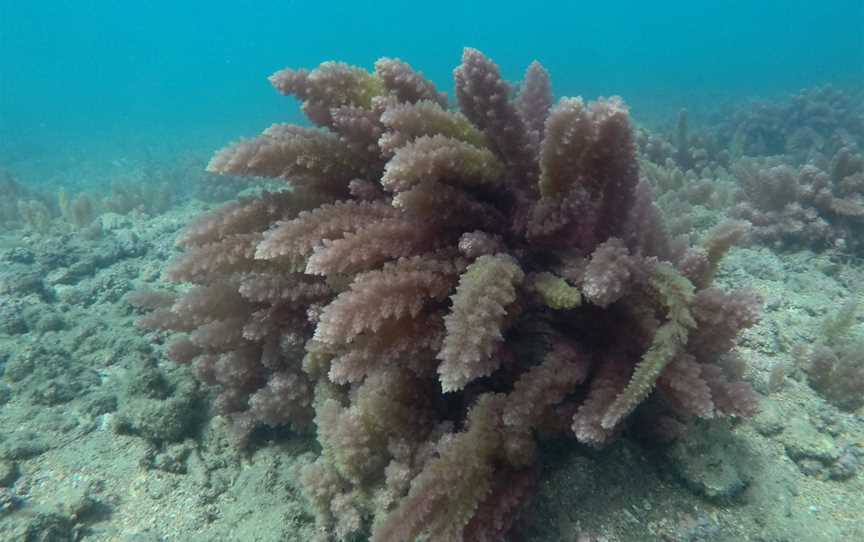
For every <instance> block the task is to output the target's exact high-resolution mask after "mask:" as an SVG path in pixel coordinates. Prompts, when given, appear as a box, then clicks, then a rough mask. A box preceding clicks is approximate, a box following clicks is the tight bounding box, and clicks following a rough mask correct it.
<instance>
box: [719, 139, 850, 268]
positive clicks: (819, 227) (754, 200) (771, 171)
mask: <svg viewBox="0 0 864 542" xmlns="http://www.w3.org/2000/svg"><path fill="white" fill-rule="evenodd" d="M825 169H827V171H826V170H825ZM825 169H821V168H820V167H817V166H816V165H813V164H807V165H804V166H801V167H798V168H795V167H793V166H790V165H787V164H785V163H778V162H777V161H776V160H770V159H767V160H757V159H743V160H740V161H739V162H737V163H736V164H735V167H734V172H735V174H736V176H737V177H738V179H739V182H740V194H739V195H740V197H739V199H740V202H739V203H738V205H737V206H736V207H735V209H734V211H733V212H734V214H735V215H736V216H737V217H739V218H743V219H746V220H748V221H750V222H751V223H752V224H753V226H754V228H753V236H754V238H756V239H757V240H759V241H762V242H765V243H769V244H774V245H778V246H786V247H799V248H800V247H809V248H812V249H814V250H823V249H825V248H829V247H834V248H837V249H840V250H844V251H848V252H850V253H860V251H861V250H862V243H861V238H862V233H864V157H862V156H861V155H860V154H855V153H854V152H853V151H852V150H851V149H849V148H842V149H840V150H839V151H838V152H837V154H835V155H834V157H833V158H832V159H831V162H830V164H829V165H828V166H827V167H826V168H825Z"/></svg>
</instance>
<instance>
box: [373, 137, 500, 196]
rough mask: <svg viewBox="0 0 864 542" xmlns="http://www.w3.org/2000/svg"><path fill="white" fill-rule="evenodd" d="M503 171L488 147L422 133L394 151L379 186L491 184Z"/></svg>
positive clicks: (397, 188)
mask: <svg viewBox="0 0 864 542" xmlns="http://www.w3.org/2000/svg"><path fill="white" fill-rule="evenodd" d="M503 172H504V168H503V166H502V165H501V163H500V162H499V161H498V159H497V158H495V155H494V154H492V152H491V151H489V150H488V149H482V148H477V147H475V146H473V145H470V144H468V143H464V142H462V141H459V140H456V139H452V138H449V137H445V136H442V135H435V136H422V137H419V138H417V139H415V140H414V141H412V142H410V143H408V144H406V145H405V146H403V147H400V148H399V149H398V150H397V151H396V153H395V155H394V156H393V158H392V159H391V160H390V161H389V162H387V166H386V167H385V168H384V176H383V177H382V178H381V185H382V186H383V187H384V189H385V190H389V191H391V192H401V191H405V190H408V189H410V188H411V187H413V186H415V185H417V184H419V183H420V182H422V181H430V180H433V181H443V182H447V183H453V184H457V185H462V186H480V185H494V184H496V183H497V182H499V181H500V180H501V176H502V174H503Z"/></svg>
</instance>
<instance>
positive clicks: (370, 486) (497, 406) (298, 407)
mask: <svg viewBox="0 0 864 542" xmlns="http://www.w3.org/2000/svg"><path fill="white" fill-rule="evenodd" d="M454 78H455V82H456V98H457V99H458V103H459V110H458V111H456V110H451V109H449V108H448V107H447V100H446V97H445V96H444V95H443V94H442V93H440V92H439V91H438V90H437V89H436V88H435V87H434V85H433V84H432V83H431V82H429V81H428V80H426V79H425V78H424V77H423V76H422V75H421V74H420V73H419V72H417V71H415V70H414V69H413V68H411V67H410V66H409V65H408V64H406V63H404V62H402V61H399V60H395V59H381V60H379V61H378V62H377V63H376V64H375V70H374V71H373V72H368V71H366V70H364V69H361V68H357V67H353V66H349V65H346V64H342V63H337V62H326V63H324V64H321V65H320V66H319V67H318V68H316V69H314V70H311V71H307V70H290V69H286V70H282V71H280V72H277V73H276V74H274V75H273V76H271V78H270V81H271V82H272V83H273V85H274V86H275V87H276V88H277V89H278V90H279V91H280V92H282V93H283V94H286V95H291V96H294V97H295V98H297V99H298V100H299V101H300V102H302V104H303V111H304V113H305V114H306V116H307V117H308V118H309V120H310V121H311V122H312V123H313V124H315V125H316V127H315V128H309V127H300V126H294V125H279V124H277V125H273V126H271V127H270V128H268V129H267V130H265V131H264V132H263V133H262V134H261V135H260V136H258V137H255V138H252V139H246V140H241V141H240V142H238V143H236V144H234V145H231V146H229V147H227V148H225V149H223V150H221V151H219V152H218V153H217V154H216V155H215V156H214V157H213V159H212V160H211V162H210V164H209V166H208V168H209V170H210V171H212V172H216V173H222V174H231V175H244V176H256V177H257V176H263V177H271V178H277V179H282V180H284V181H286V184H287V185H288V186H287V187H286V189H285V190H282V191H277V192H264V193H262V194H260V195H258V196H255V197H249V198H244V199H241V200H239V201H236V202H233V203H230V204H228V205H227V206H225V207H222V208H221V209H218V210H215V211H212V212H209V213H207V214H205V215H204V216H202V217H200V218H199V219H198V220H197V221H196V222H195V223H193V224H192V225H191V226H190V227H189V228H188V229H187V230H186V232H185V233H184V234H183V235H182V236H181V238H180V239H179V245H180V246H181V247H183V248H184V249H185V251H184V252H183V254H182V255H180V256H179V257H178V258H176V259H175V260H174V261H173V262H172V263H171V264H170V266H169V268H168V271H167V278H168V279H170V280H171V281H173V282H177V283H186V282H188V283H192V286H191V288H189V289H183V290H181V293H179V294H172V293H164V292H147V293H142V294H140V295H137V296H135V299H134V303H135V304H136V305H137V306H139V307H141V308H142V309H145V310H148V311H151V312H149V314H147V315H145V316H144V317H143V318H142V320H141V324H142V325H143V326H144V327H147V328H151V329H156V330H164V331H168V332H180V333H181V335H179V336H175V337H174V338H173V340H172V342H171V343H170V345H169V346H168V353H169V355H170V357H172V358H173V359H174V360H176V361H177V362H180V363H189V364H191V365H192V366H193V368H194V369H195V372H196V374H197V375H198V377H199V378H200V379H201V380H202V381H203V382H205V383H207V384H211V385H213V386H215V388H216V389H217V392H218V398H217V406H218V408H219V410H220V411H221V412H222V413H223V414H225V415H227V416H228V417H229V418H230V419H231V420H232V421H233V422H234V424H235V426H236V428H237V429H238V430H239V431H240V432H241V434H248V432H249V431H250V430H252V429H254V428H255V427H257V426H259V425H261V424H266V425H290V426H291V427H293V428H295V429H298V430H310V429H313V428H314V430H315V431H316V433H317V438H318V441H319V443H320V446H321V453H320V455H319V456H318V457H317V459H315V460H314V461H313V462H311V463H309V464H307V465H305V466H304V467H303V468H302V469H301V471H300V473H299V477H300V480H301V483H302V485H303V487H304V492H305V495H306V497H307V498H308V500H309V501H310V503H311V504H312V506H313V508H314V510H315V513H316V521H317V523H318V525H319V527H320V530H321V533H322V537H324V538H327V537H331V538H336V539H340V540H348V539H350V538H351V537H352V536H354V535H355V534H357V533H364V532H369V533H371V539H372V540H373V541H377V542H384V541H394V542H395V541H406V540H414V539H415V538H416V537H418V536H425V537H427V539H429V540H471V541H484V540H500V539H501V537H502V536H503V534H504V533H506V531H507V530H508V528H509V526H510V523H511V522H512V520H513V518H514V517H515V512H516V511H517V510H518V508H519V506H520V504H521V503H522V502H524V501H525V500H526V499H527V498H528V497H529V496H530V495H531V493H532V491H533V488H534V487H535V485H536V476H537V472H536V457H535V456H536V439H537V438H542V437H548V436H553V435H570V436H571V437H575V439H576V440H577V441H579V442H581V443H584V444H587V445H591V446H597V447H601V446H604V445H606V444H607V443H609V442H610V441H611V440H612V439H613V438H614V437H615V436H616V435H618V434H620V433H621V432H622V431H625V430H627V429H628V428H629V427H631V426H634V425H635V427H634V429H638V430H639V431H640V432H641V433H651V432H656V433H662V434H663V436H669V435H671V434H672V433H675V434H680V432H681V430H682V429H683V428H684V427H685V424H686V422H687V421H688V420H689V419H691V418H712V417H719V416H747V415H751V414H753V413H754V412H755V410H756V396H755V394H754V392H753V391H752V390H751V389H750V387H749V385H748V384H746V383H745V382H743V381H742V380H741V379H740V372H739V371H737V370H736V369H735V365H736V364H735V357H734V355H733V354H731V350H732V349H733V348H734V345H735V339H736V336H737V335H738V333H739V332H740V331H741V330H742V329H744V328H746V327H748V326H751V325H753V324H754V323H755V321H756V319H757V317H758V306H759V304H760V303H759V300H758V298H757V297H756V296H755V295H754V294H752V293H750V292H746V291H733V292H725V291H722V290H720V289H718V288H715V287H713V286H712V285H711V282H712V278H713V275H714V273H715V271H716V268H717V265H718V263H719V260H720V258H722V256H723V254H724V253H725V251H726V250H727V249H728V248H729V246H730V245H731V243H732V242H733V241H734V240H735V239H737V238H738V237H740V236H741V234H742V232H743V230H742V226H741V225H739V224H733V225H732V226H721V227H719V228H717V229H715V230H713V231H712V232H711V233H709V234H708V236H707V237H706V239H705V241H704V242H703V245H702V246H698V247H687V246H686V245H684V244H682V243H680V242H677V241H674V242H673V241H672V240H671V239H670V237H669V235H668V234H667V233H666V230H665V229H664V227H663V224H662V221H661V220H660V217H659V214H658V210H657V208H656V206H655V205H654V203H653V201H652V196H651V190H650V188H649V187H648V185H647V184H646V183H644V182H643V183H640V181H639V167H638V162H637V158H636V148H635V141H634V134H633V130H632V128H631V124H630V119H629V114H628V111H627V108H626V107H625V106H624V104H623V103H622V101H621V100H620V99H619V98H608V99H599V100H597V101H595V102H591V103H586V102H584V101H583V100H582V99H580V98H562V99H560V100H559V101H558V102H557V103H553V101H552V94H551V90H550V89H551V86H550V82H549V76H548V73H547V72H546V70H545V69H543V68H542V67H541V66H540V65H539V64H538V63H534V64H532V65H531V67H529V69H528V71H527V73H526V75H525V78H524V81H523V83H522V85H521V88H519V89H518V91H514V89H513V88H511V86H510V85H509V84H508V83H506V82H505V81H504V80H503V79H502V77H501V75H500V72H499V69H498V67H497V66H496V65H495V64H494V63H493V62H492V61H490V60H489V59H488V58H486V57H485V56H484V55H483V54H482V53H480V52H479V51H476V50H474V49H466V50H465V51H464V54H463V59H462V64H461V65H460V66H459V67H458V68H457V69H456V70H455V71H454Z"/></svg>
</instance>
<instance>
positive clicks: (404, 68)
mask: <svg viewBox="0 0 864 542" xmlns="http://www.w3.org/2000/svg"><path fill="white" fill-rule="evenodd" d="M375 75H377V76H378V78H379V79H381V82H382V84H383V85H384V88H386V89H387V90H388V91H390V93H392V94H393V95H394V96H395V97H396V99H397V100H398V101H399V102H407V103H416V102H419V101H423V100H428V101H431V102H433V103H436V104H438V105H439V106H441V107H447V95H446V94H444V93H443V92H438V91H437V90H436V89H435V85H434V84H432V82H431V81H429V80H428V79H426V78H425V77H424V76H423V74H422V73H420V72H418V71H415V70H414V68H412V67H411V66H410V65H409V64H408V63H406V62H403V61H401V60H399V59H398V58H380V59H378V60H377V61H376V62H375Z"/></svg>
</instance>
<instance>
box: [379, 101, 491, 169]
mask: <svg viewBox="0 0 864 542" xmlns="http://www.w3.org/2000/svg"><path fill="white" fill-rule="evenodd" d="M381 122H382V123H383V124H384V126H386V127H387V128H388V129H389V131H388V132H387V133H385V134H384V135H383V136H382V137H381V139H380V140H379V141H378V145H379V146H380V147H381V151H382V152H383V153H384V154H385V155H387V156H392V155H393V153H394V152H396V150H397V149H398V148H399V147H402V146H404V145H405V144H407V143H409V142H411V141H413V140H414V139H417V138H418V137H422V136H434V135H442V136H446V137H449V138H451V139H456V140H458V141H462V142H465V143H468V144H470V145H473V146H475V147H479V148H486V147H488V142H487V140H486V136H485V135H484V134H483V132H481V131H480V130H478V129H477V128H475V127H474V125H473V124H471V122H470V121H469V120H468V119H467V118H465V115H463V114H461V113H458V112H454V111H447V110H446V109H444V108H443V107H442V106H441V105H439V104H437V103H435V102H430V101H428V100H423V101H420V102H417V103H407V104H406V103H396V104H392V105H390V106H388V107H387V109H385V111H384V113H383V114H382V115H381Z"/></svg>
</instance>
